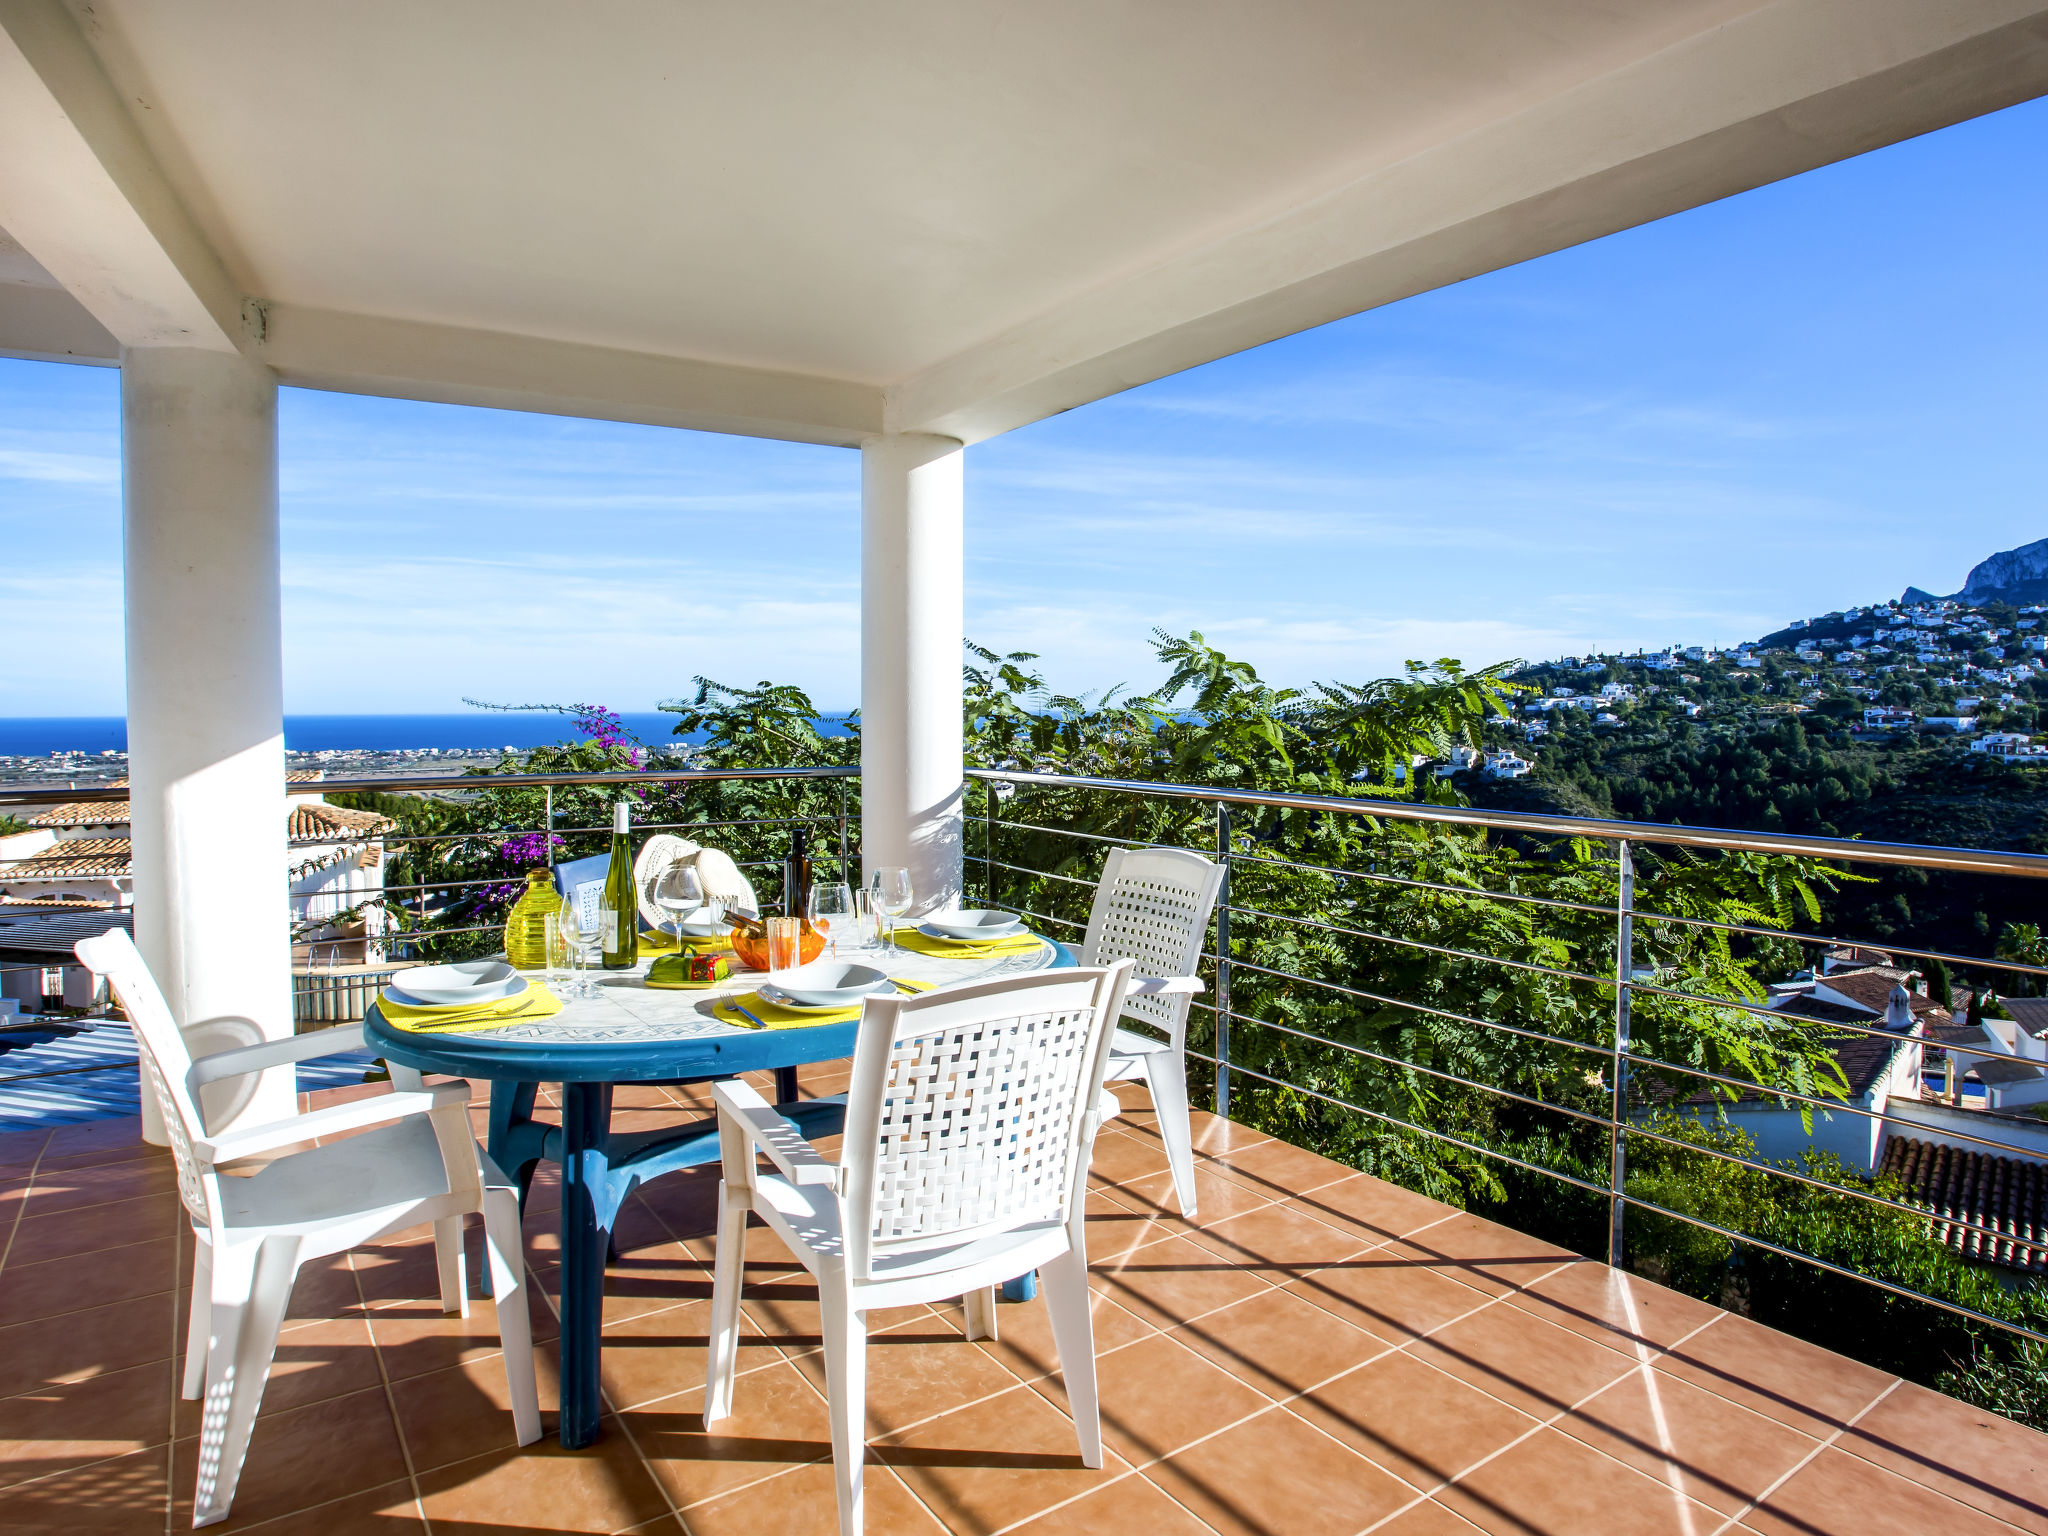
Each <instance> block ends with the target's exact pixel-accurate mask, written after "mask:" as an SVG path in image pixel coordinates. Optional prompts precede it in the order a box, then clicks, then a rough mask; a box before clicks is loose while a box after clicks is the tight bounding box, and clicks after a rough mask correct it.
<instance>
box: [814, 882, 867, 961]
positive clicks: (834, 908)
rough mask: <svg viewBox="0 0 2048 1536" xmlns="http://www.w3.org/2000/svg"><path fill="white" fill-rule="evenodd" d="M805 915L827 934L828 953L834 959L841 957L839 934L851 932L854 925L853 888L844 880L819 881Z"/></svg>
mask: <svg viewBox="0 0 2048 1536" xmlns="http://www.w3.org/2000/svg"><path fill="white" fill-rule="evenodd" d="M804 916H805V917H807V918H809V919H810V921H811V926H812V927H813V928H815V929H816V930H817V931H818V932H819V933H821V934H823V935H824V936H825V942H826V944H827V945H828V946H829V949H828V953H829V954H830V955H831V956H832V958H833V959H835V960H837V959H838V958H839V936H840V935H841V934H842V933H850V932H851V931H852V930H853V926H854V916H855V914H854V908H853V890H852V888H851V887H850V886H848V885H846V884H844V883H843V882H842V883H841V884H838V885H827V884H825V882H824V881H822V880H821V881H819V882H818V883H817V884H816V885H814V886H812V887H811V899H810V901H809V902H808V903H807V904H806V911H805V912H804Z"/></svg>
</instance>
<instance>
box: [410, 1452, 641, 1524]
mask: <svg viewBox="0 0 2048 1536" xmlns="http://www.w3.org/2000/svg"><path fill="white" fill-rule="evenodd" d="M420 1503H421V1506H422V1507H423V1508H424V1509H425V1511H426V1515H427V1520H428V1522H429V1523H430V1524H431V1525H432V1526H433V1528H434V1530H435V1531H436V1532H445V1533H447V1536H486V1533H488V1532H494V1531H505V1532H508V1533H509V1532H514V1531H517V1532H524V1533H527V1536H532V1533H533V1532H534V1531H535V1530H536V1528H538V1529H541V1530H548V1531H593V1532H595V1531H622V1530H626V1529H629V1528H631V1527H633V1526H636V1525H642V1524H645V1523H646V1522H647V1521H649V1520H653V1519H655V1518H657V1517H659V1516H661V1515H664V1514H666V1513H667V1511H668V1506H667V1501H666V1500H665V1499H663V1498H662V1496H661V1489H660V1488H659V1487H658V1486H656V1484H655V1482H654V1479H653V1478H652V1477H651V1476H649V1475H648V1472H647V1469H646V1468H645V1467H644V1466H642V1465H641V1463H640V1459H639V1458H638V1457H637V1456H635V1455H634V1454H633V1447H632V1444H631V1443H630V1442H629V1441H628V1440H627V1438H626V1437H625V1436H624V1435H623V1434H621V1433H619V1431H618V1427H617V1426H616V1425H615V1424H607V1425H606V1427H605V1434H604V1437H603V1438H602V1439H600V1440H599V1441H598V1442H597V1443H596V1444H595V1445H593V1446H591V1447H589V1448H588V1449H586V1450H581V1451H565V1450H563V1449H562V1443H561V1441H559V1440H557V1439H555V1437H554V1436H552V1435H549V1436H546V1437H544V1438H543V1439H541V1440H540V1441H538V1442H536V1443H535V1444H533V1445H529V1446H527V1447H525V1448H524V1449H521V1450H511V1449H507V1450H503V1451H493V1452H492V1453H491V1454H490V1455H488V1456H480V1457H478V1458H477V1459H476V1460H474V1461H458V1462H455V1463H453V1464H452V1465H450V1466H445V1467H437V1468H435V1469H434V1470H433V1471H432V1472H426V1473H422V1474H421V1476H420Z"/></svg>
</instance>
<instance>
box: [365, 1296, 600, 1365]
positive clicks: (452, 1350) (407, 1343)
mask: <svg viewBox="0 0 2048 1536" xmlns="http://www.w3.org/2000/svg"><path fill="white" fill-rule="evenodd" d="M526 1298H527V1299H526V1318H527V1327H528V1330H529V1332H530V1333H531V1335H532V1337H533V1340H534V1342H535V1343H536V1344H543V1343H546V1342H547V1341H548V1340H550V1339H553V1338H554V1337H555V1336H556V1335H557V1333H558V1332H559V1331H560V1330H559V1328H558V1327H557V1326H556V1322H555V1314H554V1311H553V1310H552V1309H551V1308H550V1307H549V1306H548V1304H547V1300H546V1298H545V1297H544V1296H542V1295H541V1292H540V1287H539V1286H538V1285H536V1284H533V1283H532V1282H529V1283H528V1285H527V1287H526ZM364 1317H365V1318H366V1320H367V1322H368V1324H369V1328H370V1333H371V1336H372V1337H373V1338H374V1339H375V1340H376V1342H377V1348H378V1349H379V1350H381V1351H382V1352H383V1355H384V1370H385V1373H386V1374H387V1375H389V1376H390V1377H392V1378H393V1379H394V1380H396V1379H399V1378H402V1377H406V1376H424V1375H425V1374H427V1373H428V1372H429V1371H445V1370H449V1369H452V1368H453V1367H455V1366H458V1365H462V1364H465V1363H467V1362H469V1361H472V1360H483V1359H488V1358H491V1357H493V1356H495V1355H496V1354H497V1353H498V1349H499V1339H498V1311H497V1304H496V1303H495V1302H493V1301H491V1300H490V1299H489V1298H487V1297H472V1298H471V1299H470V1303H469V1316H468V1317H461V1316H457V1315H453V1314H450V1313H446V1312H443V1311H442V1310H441V1303H440V1301H439V1300H438V1299H436V1300H431V1301H416V1302H406V1303H400V1304H398V1305H395V1306H389V1307H379V1308H376V1309H375V1310H373V1311H370V1312H367V1313H365V1314H364Z"/></svg>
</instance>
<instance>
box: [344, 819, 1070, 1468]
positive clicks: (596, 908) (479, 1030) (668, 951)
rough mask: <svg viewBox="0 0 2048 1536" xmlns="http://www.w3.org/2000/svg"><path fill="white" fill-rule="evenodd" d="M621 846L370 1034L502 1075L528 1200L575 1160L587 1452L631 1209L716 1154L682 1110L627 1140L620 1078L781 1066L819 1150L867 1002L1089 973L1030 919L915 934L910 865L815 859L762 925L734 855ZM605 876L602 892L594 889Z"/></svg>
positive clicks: (567, 1206)
mask: <svg viewBox="0 0 2048 1536" xmlns="http://www.w3.org/2000/svg"><path fill="white" fill-rule="evenodd" d="M619 820H620V821H621V822H623V821H624V820H625V818H624V816H623V815H621V816H620V818H619ZM661 839H666V842H665V843H663V842H661V841H660V840H661ZM623 843H624V839H623V836H620V837H617V838H615V840H614V852H613V855H612V858H611V860H610V861H609V865H608V868H607V871H606V873H605V875H604V879H603V882H600V881H599V880H597V879H595V878H592V877H593V876H594V875H595V874H596V870H595V866H596V865H597V864H598V863H599V862H600V861H598V860H595V859H593V860H588V861H583V862H584V864H585V865H587V866H590V867H587V868H585V869H583V870H580V871H579V870H576V869H575V867H574V866H571V865H563V866H560V867H559V868H558V869H557V870H556V871H555V881H554V885H553V886H552V887H551V886H550V885H548V884H547V883H546V882H544V881H543V880H541V879H534V880H533V881H532V882H531V885H530V889H529V890H528V892H527V894H526V895H525V896H522V897H521V899H520V903H518V904H515V909H514V911H513V913H512V914H511V915H510V916H509V917H508V919H507V927H506V953H505V954H504V955H503V956H498V957H491V958H489V959H484V960H469V961H462V962H458V963H456V964H453V965H441V966H419V967H415V968H412V969H409V970H405V971H400V972H398V973H397V974H396V975H395V976H394V977H393V978H392V981H391V984H390V985H389V986H388V987H387V988H386V989H385V991H384V992H383V994H382V995H380V997H379V998H378V1000H377V1002H376V1003H375V1004H373V1005H372V1007H371V1008H370V1010H369V1011H368V1014H367V1015H366V1017H365V1019H364V1026H363V1027H364V1039H365V1042H366V1044H368V1046H369V1047H370V1049H372V1050H373V1051H375V1052H377V1053H378V1054H380V1055H382V1056H384V1057H385V1058H386V1059H387V1060H388V1061H390V1062H393V1063H396V1064H398V1065H401V1066H405V1067H409V1068H412V1069H414V1070H416V1071H420V1072H429V1073H445V1074H448V1075H451V1076H458V1077H468V1078H472V1079H477V1078H481V1079H485V1080H488V1081H489V1082H490V1084H491V1114H490V1131H489V1136H488V1139H487V1140H488V1149H489V1152H490V1154H491V1157H492V1159H493V1160H494V1161H495V1162H496V1163H497V1164H498V1166H499V1167H501V1168H503V1169H505V1170H506V1171H507V1172H508V1173H510V1174H511V1175H512V1176H513V1177H514V1178H515V1179H516V1180H517V1182H518V1185H519V1191H520V1197H521V1203H522V1205H523V1203H524V1198H525V1193H526V1190H527V1188H528V1186H529V1185H530V1183H531V1181H532V1177H533V1173H534V1170H535V1168H536V1167H537V1166H538V1164H539V1163H540V1162H541V1161H543V1160H545V1161H551V1162H555V1163H558V1164H560V1166H561V1168H562V1173H563V1189H562V1211H561V1222H562V1253H563V1263H562V1319H561V1325H562V1398H561V1402H562V1413H561V1437H562V1442H563V1444H564V1445H566V1446H570V1447H577V1446H583V1445H588V1444H590V1443H591V1442H592V1441H594V1440H595V1439H596V1438H597V1436H598V1433H599V1424H600V1422H601V1419H602V1402H601V1397H600V1392H599V1358H600V1351H601V1348H602V1333H601V1321H602V1301H603V1278H604V1267H605V1261H606V1256H607V1254H608V1252H609V1251H610V1249H611V1231H612V1225H613V1222H614V1220H615V1218H616V1215H617V1212H618V1208H619V1205H620V1204H621V1202H623V1200H624V1199H625V1198H626V1196H627V1194H629V1193H630V1192H631V1190H632V1189H633V1187H634V1186H635V1185H636V1184H639V1183H641V1182H644V1181H645V1180H647V1179H650V1178H655V1177H658V1176H660V1175H661V1174H664V1173H669V1172H673V1171H677V1170H679V1169H684V1168H690V1167H696V1166H699V1165H702V1164H707V1163H715V1162H716V1161H717V1160H718V1155H719V1153H718V1134H717V1129H716V1122H715V1120H706V1119H691V1118H688V1117H687V1116H685V1115H683V1113H682V1112H679V1118H678V1123H677V1124H676V1125H675V1126H673V1127H666V1128H662V1129H658V1130H643V1131H633V1132H620V1133H616V1134H615V1133H613V1132H612V1130H611V1128H610V1121H611V1102H612V1090H613V1087H614V1086H615V1085H617V1084H620V1083H670V1084H677V1083H690V1082H703V1081H708V1080H712V1079H717V1078H728V1077H734V1076H737V1075H739V1074H741V1073H746V1072H754V1071H773V1072H774V1074H775V1080H776V1092H775V1099H776V1101H777V1103H776V1108H777V1110H778V1111H779V1112H780V1113H782V1114H783V1115H784V1116H785V1117H786V1118H788V1119H789V1120H791V1121H792V1122H794V1123H795V1124H796V1125H797V1127H798V1128H799V1130H800V1131H802V1132H803V1134H805V1135H807V1136H812V1137H816V1136H823V1135H830V1134H833V1133H835V1132H836V1131H837V1130H838V1129H839V1128H840V1126H841V1125H842V1124H843V1122H844V1118H845V1107H844V1105H843V1104H842V1103H841V1102H839V1101H837V1100H834V1099H802V1098H801V1096H800V1093H799V1090H798V1085H797V1069H798V1068H799V1067H800V1066H802V1065H805V1064H807V1063H815V1062H824V1061H836V1060H841V1059H844V1058H846V1057H848V1056H851V1055H852V1053H853V1047H854V1042H855V1038H856V1035H857V1033H858V1029H859V1021H860V1016H861V1010H862V1007H863V1005H864V1003H865V1000H866V999H867V998H868V997H869V996H873V995H878V994H882V993H888V992H893V993H895V994H897V995H906V994H916V993H921V992H928V991H931V990H933V989H935V988H940V987H946V986H952V985H957V984H959V983H963V982H968V981H980V980H987V979H993V978H996V977H1000V976H1005V975H1014V974H1021V973H1024V972H1030V971H1039V970H1044V969H1047V968H1050V967H1056V966H1071V965H1073V964H1074V963H1075V961H1074V957H1073V955H1072V954H1071V952H1069V951H1068V950H1067V949H1066V947H1065V946H1063V945H1061V944H1058V943H1056V942H1054V941H1052V940H1049V939H1046V938H1043V937H1041V936H1040V935H1038V934H1035V933H1033V932H1031V931H1030V929H1029V928H1028V927H1026V926H1025V924H1024V922H1023V920H1022V919H1021V918H1020V917H1019V916H1018V915H1017V914H1015V913H1009V912H1000V911H995V910H992V909H991V910H970V911H943V912H938V913H933V914H929V915H926V916H924V917H922V918H921V919H920V920H919V921H917V922H916V923H905V921H904V919H905V918H907V917H908V916H909V914H910V912H911V911H912V910H913V907H914V905H915V901H914V893H913V891H912V888H911V881H910V873H909V871H908V870H904V869H887V868H884V869H876V870H872V871H870V873H869V878H868V880H867V882H866V883H865V885H863V886H862V887H860V888H859V889H857V890H856V889H854V888H852V887H851V886H850V885H849V884H848V883H845V882H830V881H812V880H810V879H808V878H807V876H808V865H807V861H804V867H803V868H802V869H801V870H798V869H796V868H791V869H790V871H789V874H788V875H786V877H785V890H788V891H791V892H792V893H799V896H798V900H797V901H796V902H794V903H793V905H795V906H796V909H797V910H796V911H795V912H791V913H784V914H771V915H765V916H763V915H759V908H758V907H757V906H755V905H754V904H753V891H752V888H751V886H750V885H748V884H747V882H746V881H745V878H744V876H743V875H741V874H740V873H739V871H738V870H737V869H736V868H735V867H733V865H732V861H731V860H730V859H727V858H725V857H724V856H723V855H719V856H718V858H717V859H715V860H710V861H708V867H707V861H706V859H705V858H704V855H705V854H708V853H711V852H713V850H708V849H707V850H699V849H697V848H696V845H694V844H690V843H687V842H685V841H684V840H683V839H679V838H674V837H670V836H668V835H667V834H657V835H656V836H655V837H652V838H649V839H648V840H647V843H646V845H643V847H642V849H641V855H640V857H639V858H638V859H637V860H632V859H626V860H625V861H624V862H623V863H622V862H621V861H622V853H621V849H622V847H623ZM799 847H800V845H799ZM650 849H651V850H652V851H653V856H652V857H650ZM794 862H795V861H793V863H794ZM538 873H539V872H538V871H537V872H536V874H538ZM800 874H801V875H802V876H805V878H798V876H799V875H800ZM628 880H630V884H629V883H628ZM600 883H602V884H604V885H608V886H609V894H606V893H605V892H603V891H598V892H596V894H595V895H593V888H594V887H597V886H599V885H600ZM529 902H531V903H532V904H531V905H530V906H529V905H527V903H529ZM521 907H524V908H525V910H523V911H522V910H520V909H521ZM634 909H637V910H634ZM622 911H623V912H624V913H625V920H624V921H623V922H621V921H620V916H619V915H620V913H621V912H622ZM607 918H609V919H610V922H609V924H608V923H607V921H606V919H607ZM627 955H630V956H631V959H630V963H626V964H619V963H617V962H618V961H619V960H620V959H623V958H625V957H626V956H627ZM600 956H601V957H602V959H603V963H602V965H593V962H594V961H597V960H598V959H599V957H600ZM544 1082H546V1083H559V1084H560V1085H561V1093H560V1102H561V1111H560V1115H559V1118H558V1120H555V1121H550V1120H544V1119H539V1118H536V1116H535V1105H536V1101H537V1091H538V1089H539V1086H540V1084H542V1083H544Z"/></svg>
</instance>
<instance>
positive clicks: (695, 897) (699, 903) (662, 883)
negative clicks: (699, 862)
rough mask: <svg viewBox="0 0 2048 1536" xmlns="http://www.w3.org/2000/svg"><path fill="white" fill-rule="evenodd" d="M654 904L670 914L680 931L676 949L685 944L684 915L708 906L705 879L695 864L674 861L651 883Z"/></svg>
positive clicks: (649, 890) (649, 888)
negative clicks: (705, 894)
mask: <svg viewBox="0 0 2048 1536" xmlns="http://www.w3.org/2000/svg"><path fill="white" fill-rule="evenodd" d="M647 884H648V895H649V896H650V897H652V898H653V901H654V904H655V905H656V906H657V907H659V908H661V910H662V911H664V912H666V913H667V914H668V915H669V921H670V922H671V923H672V924H673V925H674V927H675V931H676V948H678V949H681V948H682V947H683V915H684V914H685V913H688V912H700V911H702V910H703V908H704V905H705V898H704V881H703V879H702V877H701V876H699V875H698V873H697V866H696V865H694V864H684V863H680V862H678V863H675V864H670V865H669V866H667V867H666V868H665V869H663V870H662V871H661V872H660V873H659V874H657V875H656V876H655V877H654V878H653V879H652V880H650V881H648V882H647Z"/></svg>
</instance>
